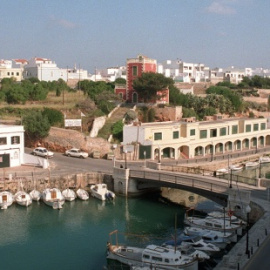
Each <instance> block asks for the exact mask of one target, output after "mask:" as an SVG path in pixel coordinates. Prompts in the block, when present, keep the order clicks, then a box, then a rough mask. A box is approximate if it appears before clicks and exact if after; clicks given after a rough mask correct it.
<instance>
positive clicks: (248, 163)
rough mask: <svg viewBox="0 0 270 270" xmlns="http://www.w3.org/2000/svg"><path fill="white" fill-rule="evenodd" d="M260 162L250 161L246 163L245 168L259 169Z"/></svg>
mask: <svg viewBox="0 0 270 270" xmlns="http://www.w3.org/2000/svg"><path fill="white" fill-rule="evenodd" d="M259 164H260V163H259V162H257V161H248V162H246V163H245V167H246V168H254V167H258V166H259Z"/></svg>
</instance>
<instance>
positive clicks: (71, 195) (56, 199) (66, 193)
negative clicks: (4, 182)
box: [0, 184, 115, 209]
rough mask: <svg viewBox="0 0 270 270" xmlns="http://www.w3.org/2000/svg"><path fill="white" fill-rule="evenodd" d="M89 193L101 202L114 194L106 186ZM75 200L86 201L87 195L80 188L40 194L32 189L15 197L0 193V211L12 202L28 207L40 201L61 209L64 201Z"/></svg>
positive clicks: (92, 188) (91, 188) (93, 189)
mask: <svg viewBox="0 0 270 270" xmlns="http://www.w3.org/2000/svg"><path fill="white" fill-rule="evenodd" d="M90 193H91V195H92V196H93V197H96V198H98V199H100V200H103V201H104V200H112V199H114V198H115V194H114V193H113V192H112V191H110V190H108V189H107V185H106V184H96V185H92V186H91V187H90ZM76 198H79V199H81V200H88V199H89V193H88V192H87V191H86V190H84V189H82V188H79V189H77V190H76V191H74V190H73V189H70V188H67V189H65V190H63V191H61V190H60V189H58V188H46V189H44V190H43V191H42V192H40V191H38V190H37V189H34V190H32V191H31V192H30V193H27V192H25V191H24V190H20V191H18V192H17V193H16V194H15V195H13V194H12V193H11V192H9V191H2V192H0V207H1V209H7V208H8V207H9V206H10V205H12V203H13V202H16V203H17V204H19V205H21V206H25V207H28V206H29V205H31V204H32V201H39V200H42V201H43V202H44V203H45V204H46V205H48V206H51V207H52V208H53V209H61V208H62V207H63V204H64V203H65V201H74V200H75V199H76Z"/></svg>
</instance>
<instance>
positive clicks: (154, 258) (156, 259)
mask: <svg viewBox="0 0 270 270" xmlns="http://www.w3.org/2000/svg"><path fill="white" fill-rule="evenodd" d="M152 260H153V261H158V262H162V258H160V257H155V256H153V257H152Z"/></svg>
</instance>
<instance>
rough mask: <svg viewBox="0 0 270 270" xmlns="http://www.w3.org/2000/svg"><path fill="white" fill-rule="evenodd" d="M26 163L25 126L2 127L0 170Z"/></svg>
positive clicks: (0, 135) (0, 127)
mask: <svg viewBox="0 0 270 270" xmlns="http://www.w3.org/2000/svg"><path fill="white" fill-rule="evenodd" d="M23 163H24V128H23V126H9V125H0V168H4V167H16V166H20V165H22V164H23Z"/></svg>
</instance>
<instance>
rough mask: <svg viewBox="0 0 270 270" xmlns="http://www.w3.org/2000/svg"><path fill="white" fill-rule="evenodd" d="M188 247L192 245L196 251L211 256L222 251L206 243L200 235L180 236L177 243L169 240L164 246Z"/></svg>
mask: <svg viewBox="0 0 270 270" xmlns="http://www.w3.org/2000/svg"><path fill="white" fill-rule="evenodd" d="M186 245H189V246H190V245H191V246H192V247H193V248H194V249H196V250H200V251H203V252H206V253H207V254H209V255H213V254H215V253H217V252H219V251H220V248H219V247H217V246H216V245H215V244H213V243H206V242H205V241H204V240H203V239H202V237H201V236H199V235H191V236H190V235H185V234H180V235H179V236H178V237H177V239H176V241H175V240H169V241H167V242H165V243H164V244H163V245H162V246H166V247H168V248H172V249H173V248H174V247H176V248H181V247H184V246H186Z"/></svg>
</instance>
